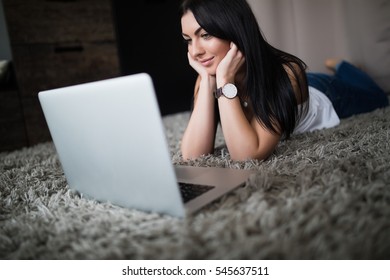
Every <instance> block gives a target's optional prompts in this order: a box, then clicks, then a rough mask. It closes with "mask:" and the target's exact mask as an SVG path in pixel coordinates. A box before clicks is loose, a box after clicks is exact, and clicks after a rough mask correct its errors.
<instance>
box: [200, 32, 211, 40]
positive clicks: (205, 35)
mask: <svg viewBox="0 0 390 280" xmlns="http://www.w3.org/2000/svg"><path fill="white" fill-rule="evenodd" d="M201 37H202V38H203V39H209V38H210V37H211V35H210V34H208V33H203V34H202V35H201Z"/></svg>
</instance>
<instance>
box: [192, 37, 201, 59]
mask: <svg viewBox="0 0 390 280" xmlns="http://www.w3.org/2000/svg"><path fill="white" fill-rule="evenodd" d="M203 53H204V49H203V47H202V45H201V44H200V43H199V42H198V41H197V40H194V41H193V42H192V45H191V54H192V57H197V56H199V55H201V54H203Z"/></svg>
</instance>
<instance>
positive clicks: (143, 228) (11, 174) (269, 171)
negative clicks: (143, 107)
mask: <svg viewBox="0 0 390 280" xmlns="http://www.w3.org/2000/svg"><path fill="white" fill-rule="evenodd" d="M188 117H189V115H188V113H182V114H177V115H173V116H168V117H165V118H164V124H165V126H166V131H167V137H168V140H169V145H170V149H171V153H172V161H173V162H174V163H175V164H190V165H197V166H220V167H227V168H245V169H254V170H256V171H257V173H256V175H254V176H252V177H251V178H250V180H249V181H248V182H247V184H246V186H245V187H242V188H239V189H237V190H236V191H234V192H233V193H231V194H229V195H227V196H225V197H223V198H222V199H220V200H218V201H217V202H215V203H213V204H212V205H210V206H208V207H207V208H205V209H203V210H202V211H200V212H198V213H196V214H194V215H192V216H189V217H188V218H186V219H183V220H179V219H175V218H171V217H169V216H164V215H158V214H152V213H145V212H141V211H137V210H133V209H124V208H120V207H117V206H115V205H111V204H109V203H97V202H95V201H92V200H88V199H85V198H82V197H80V196H79V195H77V194H76V193H74V192H72V191H70V189H69V187H68V186H67V183H66V180H65V178H64V176H63V173H62V170H61V167H60V164H59V161H58V158H57V156H56V153H55V151H54V148H53V145H52V143H44V144H40V145H37V146H35V147H31V148H26V149H22V150H19V151H15V152H11V153H2V154H0V172H1V175H0V198H1V201H0V258H2V259H389V258H390V108H387V109H380V110H377V111H375V112H372V113H368V114H364V115H359V116H354V117H352V118H349V119H346V120H343V121H342V123H341V125H339V126H338V127H336V128H332V129H328V130H323V131H317V132H314V133H306V134H302V135H298V136H294V137H293V139H292V140H289V141H286V142H282V143H280V145H279V147H278V148H277V150H276V152H275V154H274V155H272V157H271V158H270V159H269V160H266V161H247V162H233V161H231V160H230V158H229V154H228V152H227V151H226V148H224V147H223V139H222V137H221V133H220V132H219V134H218V139H217V145H219V146H220V148H219V149H217V151H216V153H215V154H214V155H211V156H207V157H204V158H201V159H199V160H196V161H192V162H188V163H184V162H182V160H181V158H180V153H179V151H178V147H179V140H180V138H181V135H182V133H183V130H184V128H185V126H186V123H187V120H188Z"/></svg>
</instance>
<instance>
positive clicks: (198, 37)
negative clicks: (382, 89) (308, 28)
mask: <svg viewBox="0 0 390 280" xmlns="http://www.w3.org/2000/svg"><path fill="white" fill-rule="evenodd" d="M181 25H182V36H183V38H184V40H185V42H186V43H187V44H188V60H189V64H190V65H191V66H192V67H193V68H194V69H195V71H197V73H198V74H199V76H198V79H197V81H196V84H195V90H194V106H193V111H192V114H191V117H190V120H189V123H188V126H187V129H186V131H185V133H184V135H183V139H182V144H181V151H182V155H183V158H184V159H191V158H197V157H199V156H201V155H205V154H209V153H212V152H213V150H214V141H215V134H216V129H217V124H218V121H220V123H221V127H222V131H223V135H224V138H225V142H226V146H227V148H228V150H229V153H230V156H231V158H232V159H233V160H246V159H266V158H267V157H269V156H270V155H271V154H272V152H273V151H274V149H275V147H276V146H277V144H278V143H279V141H280V139H281V138H282V137H283V138H285V139H288V138H289V137H290V135H291V134H292V133H294V132H304V131H311V130H314V129H321V128H325V127H332V126H335V125H337V124H338V123H339V118H338V116H337V114H336V112H335V110H334V108H333V106H332V103H331V102H330V101H329V99H328V97H326V96H325V94H324V93H325V91H326V89H325V90H324V89H323V88H322V90H324V92H323V93H322V92H320V91H319V90H317V89H315V88H314V87H309V86H308V83H307V78H306V73H305V70H306V65H305V64H304V62H302V61H301V60H300V59H299V58H297V57H295V56H293V55H291V54H288V53H285V52H283V51H281V50H278V49H276V48H274V47H272V46H271V45H270V44H268V43H267V42H266V41H265V39H264V38H263V36H262V34H261V31H260V29H259V27H258V23H257V21H256V18H255V16H254V14H253V12H252V10H251V8H250V6H249V5H248V3H247V2H246V1H245V0H229V1H225V0H184V2H183V3H182V17H181ZM325 81H326V82H327V83H328V82H329V80H328V79H326V78H325V77H324V76H321V79H320V80H317V84H321V85H323V83H324V82H325ZM386 101H387V99H386Z"/></svg>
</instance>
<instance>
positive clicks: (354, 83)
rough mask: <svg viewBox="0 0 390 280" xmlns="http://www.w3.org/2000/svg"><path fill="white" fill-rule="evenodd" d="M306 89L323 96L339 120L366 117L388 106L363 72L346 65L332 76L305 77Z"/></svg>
mask: <svg viewBox="0 0 390 280" xmlns="http://www.w3.org/2000/svg"><path fill="white" fill-rule="evenodd" d="M307 79H308V84H309V86H312V87H314V88H316V89H318V90H319V91H321V92H323V93H324V94H325V95H326V96H327V97H328V98H329V99H330V101H331V102H332V104H333V107H334V109H335V111H336V113H337V115H338V116H339V118H347V117H350V116H352V115H356V114H361V113H367V112H370V111H373V110H375V109H377V108H381V107H386V106H388V105H389V99H388V96H387V94H386V93H385V92H384V91H383V90H382V89H381V88H380V87H379V86H378V85H377V84H376V83H375V82H374V81H373V80H372V79H371V78H370V77H369V76H368V75H367V74H366V73H365V72H363V71H361V70H360V69H358V68H356V67H355V66H353V65H352V64H349V63H348V62H346V61H343V62H341V63H340V64H338V65H337V67H336V73H335V75H327V74H323V73H307Z"/></svg>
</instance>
